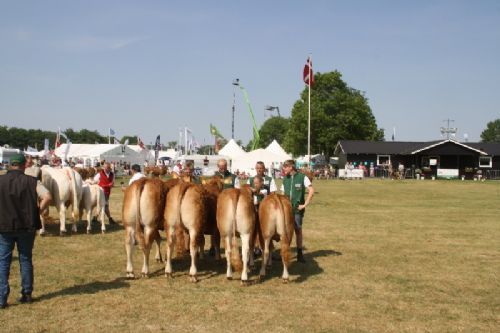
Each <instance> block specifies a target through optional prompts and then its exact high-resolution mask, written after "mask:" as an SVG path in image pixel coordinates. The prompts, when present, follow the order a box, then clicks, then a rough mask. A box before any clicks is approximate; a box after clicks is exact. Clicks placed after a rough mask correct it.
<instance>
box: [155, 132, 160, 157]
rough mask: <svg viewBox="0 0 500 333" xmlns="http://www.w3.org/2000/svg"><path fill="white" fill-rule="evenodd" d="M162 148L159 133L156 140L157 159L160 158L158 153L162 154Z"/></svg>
mask: <svg viewBox="0 0 500 333" xmlns="http://www.w3.org/2000/svg"><path fill="white" fill-rule="evenodd" d="M160 148H161V143H160V134H158V136H157V137H156V141H155V160H157V159H158V155H159V154H160Z"/></svg>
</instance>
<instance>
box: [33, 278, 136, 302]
mask: <svg viewBox="0 0 500 333" xmlns="http://www.w3.org/2000/svg"><path fill="white" fill-rule="evenodd" d="M122 288H130V285H129V283H128V282H127V280H126V279H125V278H124V277H120V278H116V279H114V280H111V281H95V282H89V283H84V284H77V285H74V286H72V287H68V288H64V289H61V290H58V291H54V292H51V293H48V294H45V295H41V296H40V297H37V298H36V301H45V300H49V299H52V298H56V297H60V296H68V295H84V294H88V295H92V294H97V293H99V292H102V291H108V290H114V289H122Z"/></svg>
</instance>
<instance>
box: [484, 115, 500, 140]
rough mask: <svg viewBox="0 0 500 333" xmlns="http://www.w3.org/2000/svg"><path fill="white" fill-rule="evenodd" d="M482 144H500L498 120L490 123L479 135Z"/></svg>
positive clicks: (499, 123)
mask: <svg viewBox="0 0 500 333" xmlns="http://www.w3.org/2000/svg"><path fill="white" fill-rule="evenodd" d="M481 141H482V142H500V119H496V120H494V121H490V122H489V123H488V124H487V125H486V129H485V130H484V131H483V132H482V133H481Z"/></svg>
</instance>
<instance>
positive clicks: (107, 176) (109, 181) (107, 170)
mask: <svg viewBox="0 0 500 333" xmlns="http://www.w3.org/2000/svg"><path fill="white" fill-rule="evenodd" d="M94 182H95V183H97V184H98V185H99V186H100V187H101V188H102V190H103V191H104V197H105V198H106V206H105V207H104V212H105V213H106V216H107V217H108V219H109V224H115V223H116V222H115V221H114V220H113V218H112V217H111V212H110V211H109V196H110V195H111V188H112V187H113V185H114V183H115V174H114V173H113V171H111V164H110V163H109V162H105V163H104V166H103V168H102V170H101V171H99V173H98V174H96V175H95V177H94Z"/></svg>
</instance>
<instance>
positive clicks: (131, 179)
mask: <svg viewBox="0 0 500 333" xmlns="http://www.w3.org/2000/svg"><path fill="white" fill-rule="evenodd" d="M144 177H146V176H144V175H143V174H142V173H140V172H137V173H136V174H134V175H133V176H132V178H130V180H129V181H128V185H129V186H130V185H132V183H133V182H135V181H136V180H139V179H141V178H144Z"/></svg>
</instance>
